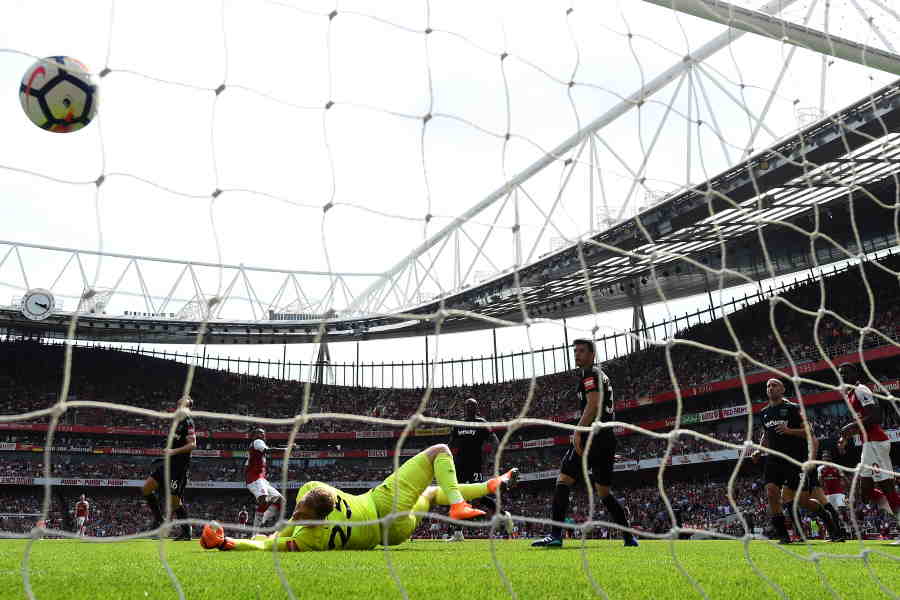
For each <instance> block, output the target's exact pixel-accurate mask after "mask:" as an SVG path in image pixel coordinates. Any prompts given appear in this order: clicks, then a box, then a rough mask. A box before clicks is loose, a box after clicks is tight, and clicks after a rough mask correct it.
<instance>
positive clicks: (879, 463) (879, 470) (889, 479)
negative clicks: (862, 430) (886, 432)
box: [867, 441, 900, 522]
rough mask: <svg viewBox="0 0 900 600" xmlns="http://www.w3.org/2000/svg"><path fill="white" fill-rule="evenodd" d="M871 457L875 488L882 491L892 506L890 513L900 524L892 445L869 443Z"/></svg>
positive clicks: (898, 495)
mask: <svg viewBox="0 0 900 600" xmlns="http://www.w3.org/2000/svg"><path fill="white" fill-rule="evenodd" d="M867 445H868V446H870V449H871V451H870V454H869V457H870V458H871V459H872V467H873V468H872V469H871V475H872V480H873V481H874V485H875V488H876V489H878V490H880V491H881V492H882V493H883V494H884V496H885V499H886V500H887V502H888V505H889V506H890V512H891V514H893V516H894V518H895V519H897V521H898V522H900V494H898V493H897V488H896V485H895V483H894V476H893V475H892V474H891V471H893V470H894V465H893V463H892V461H891V443H890V442H889V441H886V442H869V443H868V444H867Z"/></svg>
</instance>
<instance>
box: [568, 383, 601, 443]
mask: <svg viewBox="0 0 900 600" xmlns="http://www.w3.org/2000/svg"><path fill="white" fill-rule="evenodd" d="M599 410H600V391H599V390H594V391H592V392H588V393H587V404H586V405H585V406H584V411H583V412H582V413H581V418H580V419H578V426H579V427H590V426H591V425H593V424H594V421H595V420H596V419H597V413H598V412H599ZM572 443H573V444H574V445H575V452H576V453H578V455H579V456H581V454H582V453H583V452H584V446H583V445H582V443H581V432H580V431H576V432H575V435H574V436H572Z"/></svg>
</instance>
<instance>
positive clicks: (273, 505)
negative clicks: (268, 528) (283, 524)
mask: <svg viewBox="0 0 900 600" xmlns="http://www.w3.org/2000/svg"><path fill="white" fill-rule="evenodd" d="M263 481H265V480H263ZM264 487H265V488H266V501H267V502H268V504H269V506H268V508H266V512H265V513H263V517H262V522H263V524H265V523H268V522H269V519H272V518H276V517H277V515H280V514H281V505H282V504H283V503H284V497H283V496H282V495H281V493H280V492H279V491H278V490H276V489H275V488H274V487H273V486H272V484H271V483H269V482H268V481H265V486H264Z"/></svg>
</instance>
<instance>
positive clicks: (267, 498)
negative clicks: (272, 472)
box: [245, 428, 284, 534]
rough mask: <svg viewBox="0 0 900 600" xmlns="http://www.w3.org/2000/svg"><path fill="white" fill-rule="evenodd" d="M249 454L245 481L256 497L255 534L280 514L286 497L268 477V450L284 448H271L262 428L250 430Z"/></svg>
mask: <svg viewBox="0 0 900 600" xmlns="http://www.w3.org/2000/svg"><path fill="white" fill-rule="evenodd" d="M250 439H252V440H253V441H252V442H251V443H250V449H249V456H248V457H247V462H246V464H245V481H246V483H247V489H248V490H250V493H251V494H253V497H254V498H256V513H255V514H254V515H253V533H254V534H255V533H256V532H257V531H258V530H259V528H260V527H262V526H263V525H264V524H265V523H266V521H268V520H269V519H271V518H272V517H274V516H275V515H277V514H279V512H280V511H281V504H282V503H283V502H284V497H283V496H282V495H281V493H280V492H279V491H278V490H276V489H275V487H274V486H273V485H272V484H271V483H269V480H268V479H266V452H268V451H269V450H284V448H269V446H267V445H266V432H265V430H264V429H262V428H257V429H254V430H253V431H251V432H250Z"/></svg>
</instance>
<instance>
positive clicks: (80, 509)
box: [75, 494, 91, 537]
mask: <svg viewBox="0 0 900 600" xmlns="http://www.w3.org/2000/svg"><path fill="white" fill-rule="evenodd" d="M90 513H91V505H90V503H88V501H87V500H86V499H85V497H84V494H82V495H81V496H80V497H79V498H78V502H76V503H75V525H76V526H77V527H78V537H84V524H85V523H86V522H87V519H88V517H89V516H90Z"/></svg>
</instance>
